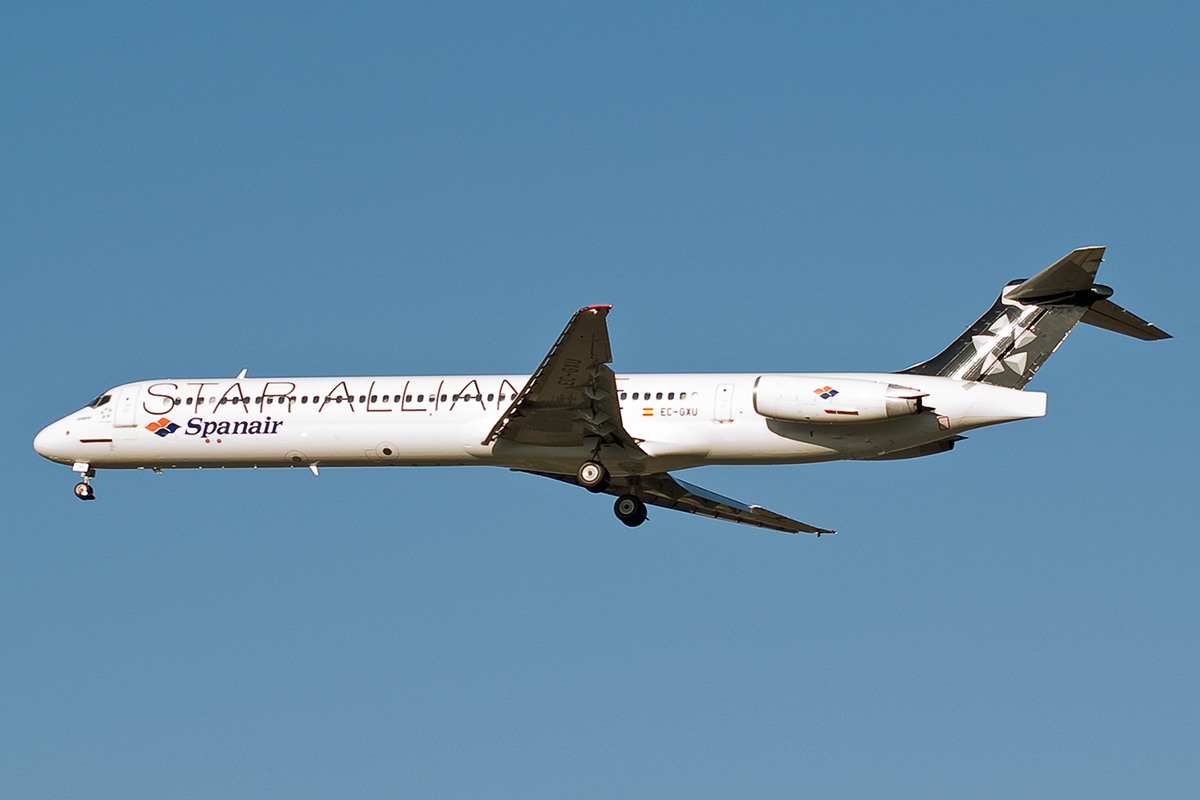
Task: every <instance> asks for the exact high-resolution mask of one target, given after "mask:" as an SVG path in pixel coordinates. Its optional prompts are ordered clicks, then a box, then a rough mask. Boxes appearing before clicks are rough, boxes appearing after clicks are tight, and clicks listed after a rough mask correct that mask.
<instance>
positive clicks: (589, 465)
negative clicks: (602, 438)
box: [575, 461, 608, 492]
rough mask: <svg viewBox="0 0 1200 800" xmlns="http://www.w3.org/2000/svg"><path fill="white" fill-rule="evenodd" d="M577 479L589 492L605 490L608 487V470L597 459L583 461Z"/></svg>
mask: <svg viewBox="0 0 1200 800" xmlns="http://www.w3.org/2000/svg"><path fill="white" fill-rule="evenodd" d="M575 479H576V480H577V481H578V482H579V485H580V486H582V487H583V488H585V489H587V490H588V491H589V492H603V491H604V490H605V489H607V488H608V470H607V469H605V468H604V465H603V464H601V463H599V462H597V461H585V462H583V464H581V465H580V467H579V472H578V474H576V476H575Z"/></svg>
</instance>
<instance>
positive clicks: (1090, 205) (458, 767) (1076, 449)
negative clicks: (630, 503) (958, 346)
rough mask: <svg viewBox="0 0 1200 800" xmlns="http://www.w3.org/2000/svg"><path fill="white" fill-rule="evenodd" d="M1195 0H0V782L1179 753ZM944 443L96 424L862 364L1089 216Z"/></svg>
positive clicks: (539, 773)
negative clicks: (968, 424)
mask: <svg viewBox="0 0 1200 800" xmlns="http://www.w3.org/2000/svg"><path fill="white" fill-rule="evenodd" d="M1198 35H1200V12H1198V11H1197V10H1196V8H1195V6H1194V5H1192V4H1183V3H1179V4H1170V3H1165V4H1153V5H1151V6H1144V5H1143V6H1134V5H1133V4H1108V5H1106V4H1041V3H1038V4H1032V3H1031V4H1006V5H1004V6H1002V7H999V6H998V7H972V6H970V5H967V6H964V5H962V4H924V5H920V6H918V7H915V8H897V7H892V6H890V5H873V4H853V5H847V6H842V7H838V8H836V9H833V8H824V7H822V8H816V7H813V8H811V9H804V8H796V7H794V6H793V5H791V4H777V5H763V4H755V5H753V6H751V7H734V6H717V5H694V4H678V5H675V4H672V5H650V6H646V5H645V4H624V5H623V4H604V5H603V7H592V8H583V7H577V6H571V5H555V4H519V5H512V6H507V7H499V6H496V5H494V4H443V5H440V6H438V7H437V8H424V7H414V6H405V5H399V4H390V3H381V4H371V3H345V4H339V5H338V6H337V7H334V6H333V5H332V4H331V5H329V6H325V5H314V4H296V3H292V4H262V5H254V6H246V5H245V4H233V3H229V4H219V3H213V4H205V5H204V6H203V7H197V6H186V7H184V6H164V5H163V4H156V3H141V4H118V5H109V6H105V7H99V6H86V5H84V4H50V3H23V2H18V3H10V4H7V5H6V6H5V9H4V10H3V11H0V70H2V71H3V75H4V76H5V79H4V80H3V81H0V108H3V109H4V110H3V113H0V142H2V143H3V147H0V174H2V175H3V180H2V181H0V243H2V244H0V278H2V280H3V283H2V287H3V294H2V297H3V299H4V304H5V313H4V314H3V315H2V317H0V326H2V330H3V332H4V338H5V341H6V342H7V343H8V346H7V348H6V356H5V359H4V365H5V369H4V370H3V375H4V377H3V380H4V383H5V385H4V388H5V391H4V396H5V397H6V398H7V400H8V402H7V403H6V409H7V414H6V422H5V424H4V425H3V427H2V428H0V430H2V431H3V437H4V438H3V447H4V452H5V453H6V454H7V457H6V458H5V459H3V462H2V464H0V471H2V472H0V474H2V475H3V485H4V487H5V491H4V492H3V494H2V498H3V499H2V500H0V514H2V517H0V528H2V529H3V531H4V534H3V536H0V687H3V688H2V689H0V784H3V785H4V786H5V787H6V791H7V792H8V793H10V794H11V795H12V796H14V797H17V796H19V797H27V798H39V797H45V798H73V797H79V798H84V797H86V798H100V797H114V798H115V797H121V798H131V797H164V796H165V797H177V798H189V797H196V798H208V797H214V796H220V797H248V798H249V797H254V798H262V797H288V798H302V797H314V798H316V797H331V796H337V797H350V796H353V797H395V796H437V797H479V796H497V797H564V796H565V797H611V796H615V795H620V796H640V797H649V796H654V797H662V796H668V797H728V796H732V795H739V796H758V797H794V796H797V795H798V794H801V793H807V794H814V795H816V794H819V795H821V796H835V797H879V796H889V797H930V796H934V797H952V796H953V797H961V796H974V797H1012V796H1027V797H1085V796H1086V797H1089V798H1095V797H1128V796H1131V795H1136V796H1164V797H1168V796H1190V795H1191V794H1193V793H1194V792H1195V787H1196V786H1197V784H1198V783H1200V767H1198V765H1200V757H1198V755H1200V753H1198V745H1200V723H1198V722H1197V720H1198V719H1200V707H1198V706H1200V703H1198V700H1200V690H1198V689H1197V687H1196V680H1195V676H1196V674H1197V669H1198V667H1200V664H1198V661H1200V645H1198V644H1197V638H1196V635H1195V631H1196V620H1197V613H1198V611H1200V593H1198V591H1197V588H1196V583H1195V565H1196V563H1197V558H1198V556H1200V545H1198V544H1197V543H1196V538H1195V522H1194V511H1193V508H1194V499H1192V498H1193V495H1192V489H1193V487H1194V485H1195V483H1196V478H1197V469H1196V466H1195V463H1196V460H1195V450H1196V446H1197V444H1198V441H1197V423H1196V418H1195V414H1194V413H1193V411H1192V409H1193V407H1194V405H1195V398H1196V390H1197V388H1198V387H1197V380H1196V377H1195V371H1194V368H1193V365H1195V364H1196V362H1197V356H1198V355H1200V354H1198V353H1197V349H1196V345H1195V342H1196V339H1197V324H1196V321H1195V318H1196V314H1195V310H1194V302H1195V300H1194V298H1195V296H1196V293H1197V292H1196V290H1197V288H1198V287H1197V278H1196V267H1195V265H1194V263H1193V262H1194V261H1195V257H1194V255H1193V254H1192V250H1191V246H1192V241H1191V238H1190V237H1191V235H1192V234H1193V233H1194V232H1195V231H1196V230H1197V222H1200V219H1198V213H1197V212H1198V210H1200V201H1198V199H1197V192H1196V186H1197V179H1198V177H1200V169H1198V167H1200V163H1198V160H1200V156H1198V155H1197V152H1198V151H1197V148H1196V142H1197V141H1200V105H1198V103H1197V98H1198V97H1200V62H1198V60H1197V56H1196V48H1195V42H1196V41H1197V37H1198ZM1095 244H1103V245H1107V246H1108V248H1109V250H1108V253H1107V260H1106V262H1105V264H1104V266H1103V267H1102V269H1101V272H1100V280H1101V282H1104V283H1108V284H1110V285H1112V286H1113V287H1114V288H1115V289H1116V294H1115V297H1114V299H1115V300H1116V301H1117V302H1119V303H1121V304H1122V305H1124V306H1126V307H1127V308H1129V309H1131V310H1132V311H1134V312H1135V313H1138V314H1141V315H1142V316H1145V317H1147V318H1148V319H1151V320H1152V321H1154V322H1155V323H1157V324H1159V325H1160V326H1161V327H1162V328H1164V329H1165V330H1167V331H1169V332H1171V333H1173V334H1174V335H1175V336H1176V338H1175V339H1174V340H1171V341H1168V342H1158V343H1149V344H1147V343H1142V342H1137V341H1133V340H1131V339H1127V338H1124V337H1119V336H1116V335H1114V334H1110V333H1107V332H1104V331H1100V330H1097V329H1092V328H1084V327H1082V326H1081V328H1080V329H1077V330H1076V332H1075V333H1074V334H1072V336H1071V337H1070V338H1069V339H1068V340H1067V341H1066V343H1065V344H1064V345H1063V347H1062V348H1061V349H1060V350H1059V352H1058V354H1057V355H1056V356H1055V357H1054V358H1053V359H1052V360H1051V361H1050V362H1049V363H1048V364H1047V365H1046V366H1045V367H1044V368H1043V369H1042V371H1041V372H1039V373H1038V375H1037V377H1036V378H1035V379H1034V381H1033V383H1032V384H1031V386H1030V388H1031V389H1034V390H1039V391H1044V392H1047V393H1048V394H1049V414H1048V415H1047V416H1046V417H1045V418H1043V419H1038V420H1031V421H1026V422H1021V423H1016V424H1012V425H1007V426H999V427H996V428H993V429H990V430H985V431H979V432H976V433H974V434H972V435H971V437H970V440H969V441H967V442H963V443H962V444H961V445H960V446H959V447H958V448H956V449H955V451H954V452H953V453H950V454H945V455H939V456H935V457H931V458H926V459H920V460H914V461H907V462H893V463H882V464H863V463H854V464H831V465H818V466H792V467H761V468H705V469H701V470H696V471H692V472H690V473H688V475H687V476H685V477H686V479H687V480H689V481H692V482H696V483H699V484H700V485H703V486H705V487H707V488H710V489H712V490H714V491H718V492H721V493H723V494H728V495H730V496H733V497H737V498H740V499H743V500H746V501H749V502H757V503H761V504H763V505H765V506H767V507H768V508H772V509H776V510H778V511H780V512H783V513H788V514H791V515H794V516H796V517H798V518H800V519H804V520H806V521H809V522H812V523H814V524H819V525H828V526H830V527H835V528H838V529H839V530H841V531H842V533H841V534H839V535H838V536H837V537H828V538H825V537H823V538H822V539H820V540H819V541H818V540H816V539H814V538H811V537H802V538H798V537H788V536H784V535H781V534H773V533H765V532H759V531H755V530H752V529H744V528H742V527H739V526H733V525H729V524H725V523H719V522H714V521H710V520H704V519H698V518H694V517H690V516H687V515H683V514H673V513H670V512H666V511H661V510H660V511H653V510H652V511H651V519H650V522H649V523H648V524H647V525H645V526H643V527H641V528H638V529H637V530H636V531H631V530H629V529H626V528H624V527H623V526H621V525H620V524H619V523H618V522H617V521H616V520H615V518H614V517H613V516H612V513H611V509H610V506H611V504H610V503H609V502H608V501H606V500H604V499H603V498H597V497H594V496H592V495H589V494H587V493H585V492H582V491H579V490H574V489H572V488H570V487H567V486H563V485H560V484H558V483H556V482H552V481H547V480H540V479H537V478H534V477H531V476H524V475H513V474H509V473H507V472H504V471H500V470H484V469H465V468H462V469H459V468H455V469H432V470H415V469H411V470H403V469H394V470H383V469H377V470H325V471H323V472H322V474H321V476H320V477H319V478H313V477H312V476H311V475H310V474H309V473H308V472H307V471H303V470H284V471H271V470H257V471H253V472H251V471H233V470H231V471H225V472H222V471H203V472H192V471H182V472H177V473H170V472H168V473H167V474H165V475H161V476H157V475H152V474H149V473H144V472H131V473H102V474H101V475H100V477H99V478H98V479H97V482H96V483H97V486H98V492H97V493H98V496H99V500H98V501H97V502H95V503H87V504H84V503H80V502H78V501H77V500H75V499H74V498H73V497H72V496H71V486H72V485H73V484H74V482H75V481H74V476H73V475H72V474H71V473H70V472H69V471H68V470H67V469H66V468H64V467H61V466H59V465H55V464H51V463H50V462H47V461H45V460H43V459H41V458H39V457H38V456H37V455H36V454H35V453H34V452H33V450H32V448H31V441H32V439H33V436H34V434H35V433H36V432H37V431H38V430H39V429H40V428H41V427H42V426H44V425H46V424H48V423H49V422H51V421H53V420H55V419H57V418H59V417H60V416H62V415H63V414H65V413H67V412H69V411H72V410H74V409H76V408H78V407H79V406H81V405H82V404H84V403H86V402H87V401H88V400H90V399H91V398H92V397H93V396H94V395H95V394H97V393H98V392H100V391H102V390H104V389H106V388H108V387H110V386H113V385H115V384H118V383H122V382H126V381H132V380H138V379H145V378H155V377H167V376H205V377H207V376H220V375H230V376H232V375H235V374H236V373H237V371H238V370H240V369H242V368H243V367H246V368H248V369H249V370H250V374H251V375H280V376H283V375H336V374H351V375H355V374H430V373H478V372H484V373H494V372H501V373H507V372H515V373H520V372H530V371H532V370H533V369H534V367H536V365H537V363H538V360H539V359H540V358H541V357H542V355H543V354H544V353H545V351H546V349H547V348H548V347H549V346H550V344H551V343H552V342H553V340H554V337H555V336H556V335H557V334H558V332H559V330H560V329H561V327H562V325H563V324H564V323H565V322H566V320H567V319H568V317H569V316H570V314H571V313H572V311H574V309H576V308H578V307H580V306H581V305H585V304H594V303H612V304H613V305H614V309H613V312H612V314H611V315H610V317H609V326H610V330H611V334H612V343H613V351H614V354H615V363H614V367H615V368H616V369H617V370H618V371H627V372H639V371H641V372H658V371H756V370H777V371H798V370H809V369H811V370H821V369H839V370H890V369H899V368H903V367H905V366H907V365H909V364H912V363H914V362H917V361H920V360H922V359H924V358H926V357H928V356H930V355H932V354H933V353H935V352H937V351H938V350H939V349H940V348H941V347H942V346H944V345H945V344H946V343H947V342H949V341H950V340H951V339H952V338H953V337H955V336H957V335H958V334H959V333H960V332H961V331H962V330H963V328H965V327H966V326H967V325H968V324H969V323H970V322H971V321H973V320H974V319H975V317H976V316H977V315H978V314H979V313H980V312H981V311H982V310H983V309H984V308H986V307H987V305H988V304H990V303H991V301H992V300H993V298H994V296H995V294H996V292H997V291H998V290H999V288H1000V287H1001V286H1002V285H1003V284H1004V283H1005V282H1006V281H1008V280H1009V279H1011V278H1016V277H1025V276H1028V275H1031V274H1032V273H1034V272H1036V271H1037V270H1039V269H1041V268H1042V267H1044V266H1046V265H1048V264H1050V263H1052V262H1053V261H1055V260H1057V259H1058V258H1059V257H1061V256H1062V255H1064V254H1065V253H1067V252H1068V251H1070V250H1071V249H1073V248H1075V247H1080V246H1085V245H1095Z"/></svg>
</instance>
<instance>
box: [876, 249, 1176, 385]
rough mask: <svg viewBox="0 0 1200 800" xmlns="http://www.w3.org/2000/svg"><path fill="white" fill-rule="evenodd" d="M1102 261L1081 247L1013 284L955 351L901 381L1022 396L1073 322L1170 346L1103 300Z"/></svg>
mask: <svg viewBox="0 0 1200 800" xmlns="http://www.w3.org/2000/svg"><path fill="white" fill-rule="evenodd" d="M1103 256H1104V248H1103V247H1081V248H1079V249H1078V250H1074V251H1072V252H1071V253H1069V254H1068V255H1066V256H1064V257H1063V258H1061V259H1060V260H1059V261H1057V262H1056V263H1054V264H1052V265H1050V266H1049V267H1046V268H1045V269H1044V270H1042V271H1041V272H1039V273H1038V274H1037V275H1034V276H1033V277H1032V278H1029V279H1028V280H1016V281H1012V282H1010V283H1009V284H1008V285H1007V286H1005V287H1004V290H1003V291H1002V292H1001V293H1000V297H999V298H998V299H997V300H996V302H995V303H994V304H993V305H992V307H991V308H989V309H988V310H987V312H986V313H985V314H984V315H983V316H982V317H980V318H979V319H978V320H976V321H975V324H974V325H972V326H971V327H969V328H967V330H966V332H965V333H963V335H962V336H959V337H958V338H957V339H955V340H954V342H953V344H951V345H950V346H949V347H947V348H946V349H945V350H943V351H942V352H940V353H938V354H937V355H936V356H934V357H933V358H931V359H929V360H928V361H922V362H921V363H920V364H917V365H916V366H912V367H909V368H908V369H905V370H901V371H900V373H899V374H902V375H904V374H907V375H940V376H942V377H947V378H957V379H958V380H963V381H980V382H982V383H990V384H993V385H995V386H1006V387H1008V388H1011V389H1022V388H1024V387H1025V384H1027V383H1029V379H1030V378H1032V377H1033V374H1034V373H1035V372H1037V370H1038V367H1040V366H1042V364H1043V363H1044V362H1045V361H1046V359H1047V358H1049V357H1050V354H1051V353H1053V352H1054V351H1055V350H1057V349H1058V346H1059V345H1060V344H1062V342H1063V340H1064V339H1066V338H1067V334H1068V333H1070V332H1071V329H1072V328H1074V327H1075V324H1076V323H1077V322H1084V323H1087V324H1088V325H1095V326H1096V327H1098V328H1105V329H1107V330H1110V331H1115V332H1116V333H1123V334H1125V335H1126V336H1132V337H1134V338H1135V339H1143V340H1146V341H1153V340H1155V339H1170V338H1171V335H1170V334H1168V333H1164V332H1163V331H1161V330H1159V329H1158V328H1156V327H1154V326H1153V325H1151V324H1150V323H1149V322H1146V321H1145V320H1144V319H1141V318H1140V317H1138V316H1136V315H1134V314H1131V313H1129V312H1128V311H1126V310H1125V309H1123V308H1121V307H1120V306H1119V305H1117V304H1116V303H1114V302H1112V301H1111V300H1109V299H1108V298H1109V297H1110V296H1111V295H1112V293H1113V292H1112V289H1110V288H1109V287H1107V286H1102V285H1100V284H1098V283H1096V282H1095V280H1096V270H1097V269H1098V268H1099V267H1100V261H1101V259H1102V257H1103Z"/></svg>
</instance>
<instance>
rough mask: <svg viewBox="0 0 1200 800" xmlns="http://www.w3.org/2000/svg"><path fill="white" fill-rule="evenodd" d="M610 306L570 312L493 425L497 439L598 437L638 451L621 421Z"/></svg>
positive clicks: (555, 441) (566, 441)
mask: <svg viewBox="0 0 1200 800" xmlns="http://www.w3.org/2000/svg"><path fill="white" fill-rule="evenodd" d="M610 308H612V306H588V307H587V308H581V309H579V310H578V311H576V312H575V315H574V316H572V317H571V321H570V322H568V323H567V327H566V328H564V329H563V332H562V333H561V334H559V337H558V340H557V341H556V342H555V343H554V346H553V347H551V348H550V352H549V353H547V354H546V357H545V358H544V359H542V363H541V366H539V367H538V368H537V371H536V372H534V373H533V377H531V378H530V379H529V382H528V383H526V384H525V388H524V389H522V390H521V391H520V393H519V394H517V396H516V398H515V399H514V400H513V401H512V404H511V405H509V407H508V410H507V411H505V412H504V413H503V414H502V415H501V416H500V420H499V421H498V422H497V423H496V424H495V426H494V427H493V428H492V430H491V432H490V433H489V434H488V436H487V438H486V439H484V440H483V444H484V445H489V444H491V443H492V442H494V441H496V440H497V439H507V440H509V441H512V442H518V443H521V444H538V445H549V446H558V447H565V446H572V445H579V444H584V443H585V441H586V440H587V439H589V438H598V439H599V440H600V443H601V444H617V445H622V446H624V447H628V448H631V449H633V450H640V448H639V447H638V443H637V441H636V440H635V439H634V438H633V437H631V436H630V435H629V434H628V433H627V432H626V431H625V428H624V426H623V425H622V424H621V406H620V404H619V402H618V400H617V379H616V376H615V375H613V371H612V370H611V369H610V368H609V367H608V366H607V364H608V363H609V362H611V361H612V350H611V349H610V348H609V344H608V324H607V322H606V321H605V318H606V317H607V316H608V312H609V309H610Z"/></svg>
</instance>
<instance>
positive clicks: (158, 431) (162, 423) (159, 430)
mask: <svg viewBox="0 0 1200 800" xmlns="http://www.w3.org/2000/svg"><path fill="white" fill-rule="evenodd" d="M146 430H148V431H150V432H151V433H153V434H154V435H155V436H167V435H168V434H172V433H174V432H175V431H177V430H179V426H178V425H176V424H175V423H174V422H171V420H169V419H167V418H166V417H160V418H159V419H158V421H157V422H151V423H150V424H149V425H147V426H146Z"/></svg>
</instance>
